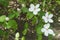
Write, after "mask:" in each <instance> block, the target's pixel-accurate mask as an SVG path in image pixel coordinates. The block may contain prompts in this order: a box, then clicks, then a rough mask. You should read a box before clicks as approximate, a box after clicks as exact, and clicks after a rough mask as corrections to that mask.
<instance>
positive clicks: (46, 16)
mask: <svg viewBox="0 0 60 40" xmlns="http://www.w3.org/2000/svg"><path fill="white" fill-rule="evenodd" d="M52 17H53V14H48V12H46V14H45V16H42V19H43V20H44V21H45V23H48V22H50V23H53V20H52V19H51V18H52Z"/></svg>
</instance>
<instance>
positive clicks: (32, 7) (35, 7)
mask: <svg viewBox="0 0 60 40" xmlns="http://www.w3.org/2000/svg"><path fill="white" fill-rule="evenodd" d="M39 6H40V4H37V5H36V6H34V4H30V8H29V11H30V12H33V14H34V15H37V13H38V12H39V11H40V10H41V9H40V8H39Z"/></svg>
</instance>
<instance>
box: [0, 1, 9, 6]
mask: <svg viewBox="0 0 60 40" xmlns="http://www.w3.org/2000/svg"><path fill="white" fill-rule="evenodd" d="M8 4H9V0H0V5H3V6H5V7H6V6H8Z"/></svg>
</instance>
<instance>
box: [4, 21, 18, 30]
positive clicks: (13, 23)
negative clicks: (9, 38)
mask: <svg viewBox="0 0 60 40" xmlns="http://www.w3.org/2000/svg"><path fill="white" fill-rule="evenodd" d="M3 25H4V27H6V28H7V29H9V28H13V29H15V30H16V29H17V23H16V21H15V20H9V21H8V22H5V23H4V24H3Z"/></svg>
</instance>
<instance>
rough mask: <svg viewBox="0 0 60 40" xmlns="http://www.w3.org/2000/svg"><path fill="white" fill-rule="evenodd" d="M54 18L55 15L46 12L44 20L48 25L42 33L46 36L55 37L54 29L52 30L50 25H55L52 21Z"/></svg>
mask: <svg viewBox="0 0 60 40" xmlns="http://www.w3.org/2000/svg"><path fill="white" fill-rule="evenodd" d="M52 17H53V14H49V13H48V12H46V14H45V16H42V19H43V20H44V22H45V23H46V24H45V25H44V27H43V28H42V29H41V31H42V32H43V33H44V35H45V36H48V34H51V35H53V36H55V33H54V32H53V30H52V29H50V23H53V20H52V19H51V18H52Z"/></svg>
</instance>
